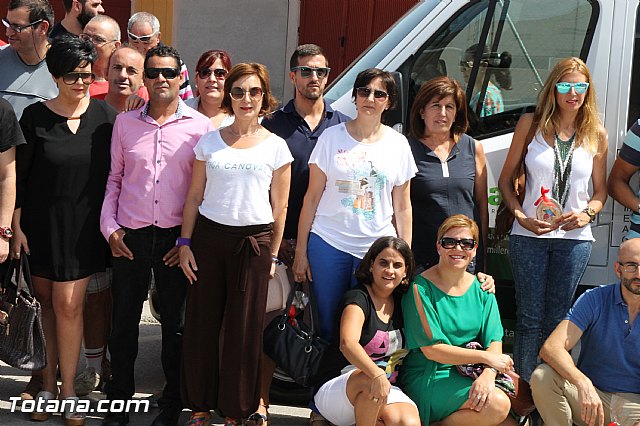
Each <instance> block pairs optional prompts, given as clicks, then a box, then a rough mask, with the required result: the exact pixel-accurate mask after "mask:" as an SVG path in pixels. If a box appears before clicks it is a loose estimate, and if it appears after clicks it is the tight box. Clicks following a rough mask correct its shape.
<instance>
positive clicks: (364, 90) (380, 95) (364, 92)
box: [356, 87, 389, 99]
mask: <svg viewBox="0 0 640 426" xmlns="http://www.w3.org/2000/svg"><path fill="white" fill-rule="evenodd" d="M371 92H373V97H374V98H376V99H387V97H388V96H389V94H388V93H387V92H385V91H384V90H371V89H370V88H368V87H358V88H357V89H356V93H357V94H358V96H360V97H362V98H368V97H369V95H371Z"/></svg>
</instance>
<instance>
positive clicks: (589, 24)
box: [401, 0, 598, 139]
mask: <svg viewBox="0 0 640 426" xmlns="http://www.w3.org/2000/svg"><path fill="white" fill-rule="evenodd" d="M597 14H598V6H597V3H595V2H593V1H590V0H572V1H558V0H497V1H496V0H481V1H476V2H471V4H469V5H468V6H467V7H465V8H463V9H461V10H460V11H459V12H458V13H457V14H456V15H455V16H454V17H453V18H452V19H450V20H449V22H448V23H447V24H445V26H443V27H442V28H441V29H440V30H439V31H437V32H436V33H435V34H434V35H433V36H432V37H431V38H430V39H429V40H428V41H427V42H426V43H425V44H423V45H422V47H421V48H420V49H419V50H418V51H417V52H416V54H415V55H413V56H411V57H410V58H409V59H408V60H407V61H406V62H405V63H404V64H403V65H402V67H401V71H402V72H403V74H404V75H405V76H409V79H408V80H409V83H408V86H409V91H408V99H409V105H411V104H412V103H413V99H414V97H415V95H416V93H417V92H418V89H419V88H420V86H421V85H422V84H423V83H425V82H426V81H428V80H429V79H431V78H433V77H436V76H439V75H448V76H450V77H452V78H455V79H457V80H458V81H460V82H461V83H462V85H463V87H464V88H465V90H466V93H467V99H468V101H469V118H470V120H469V121H470V129H469V131H468V133H469V134H471V135H472V136H474V137H475V138H478V139H484V138H487V137H490V136H495V135H498V134H502V133H506V132H509V131H512V130H513V128H514V127H515V124H516V122H517V121H518V118H519V117H520V116H521V115H522V114H523V113H524V112H528V111H532V110H533V109H534V108H535V103H536V97H537V95H538V92H539V91H540V89H541V87H542V85H543V84H544V81H545V79H546V77H547V75H548V74H549V72H550V70H551V68H552V67H553V66H554V65H555V63H556V62H557V61H558V60H559V59H562V58H565V57H568V56H578V57H581V58H583V59H586V56H587V54H588V50H589V46H590V44H591V37H592V35H593V31H594V27H595V23H596V22H597ZM408 111H410V108H409V109H408ZM407 124H408V123H407Z"/></svg>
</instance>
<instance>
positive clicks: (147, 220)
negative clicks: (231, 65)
mask: <svg viewBox="0 0 640 426" xmlns="http://www.w3.org/2000/svg"><path fill="white" fill-rule="evenodd" d="M144 83H145V85H146V86H147V88H148V91H149V102H147V104H146V105H145V106H144V107H142V108H141V109H138V110H135V111H130V112H126V113H122V114H119V115H118V117H117V118H116V122H115V124H114V127H113V136H112V140H111V171H110V173H109V178H108V181H107V190H106V194H105V200H104V204H103V206H102V214H101V217H100V228H101V231H102V233H103V235H104V237H105V238H106V239H107V240H108V241H109V245H110V247H111V252H112V255H113V259H112V263H113V284H112V293H113V324H112V331H111V337H110V339H109V351H110V352H111V364H112V380H111V382H109V383H108V384H107V387H106V393H107V398H108V399H110V400H115V399H119V400H128V399H131V398H132V396H133V394H134V392H135V383H134V365H135V359H136V355H137V351H138V324H139V322H140V315H141V312H142V305H143V303H144V300H145V299H146V297H147V292H148V286H149V278H150V274H151V272H152V271H153V275H154V278H155V283H156V288H157V292H158V296H159V306H160V312H161V315H162V358H161V359H162V367H163V370H164V374H165V379H166V385H165V388H164V390H163V394H162V397H161V398H160V400H159V401H158V405H159V406H160V408H161V412H160V414H159V415H158V416H157V417H156V418H155V420H154V421H153V423H152V425H153V426H162V425H176V424H177V421H178V417H179V415H180V412H181V410H182V404H181V402H180V388H179V365H180V353H181V343H182V338H181V336H182V329H183V326H184V306H185V292H186V286H187V285H188V281H187V280H186V278H185V276H184V274H183V273H182V270H181V269H180V267H179V266H178V251H177V249H176V247H175V245H176V240H177V238H178V237H179V236H180V225H181V223H182V207H183V205H184V202H185V198H186V195H187V190H188V188H189V184H190V182H191V170H192V165H193V160H194V158H195V154H194V152H193V147H194V146H195V145H196V143H197V142H198V140H199V139H200V137H201V136H202V135H203V134H205V133H206V132H208V131H211V130H213V127H212V124H211V122H210V121H209V119H208V118H207V117H205V116H204V115H202V114H200V113H199V112H197V111H195V110H193V109H191V108H189V107H187V106H186V105H185V104H184V102H183V101H182V100H181V99H179V97H178V91H179V89H180V85H181V84H182V76H181V75H180V56H179V55H178V52H177V51H176V50H175V49H173V48H172V47H169V46H160V47H156V48H154V49H152V50H150V51H149V52H148V53H147V56H146V58H145V62H144ZM128 421H129V415H128V413H115V412H112V413H109V414H108V415H107V417H106V418H105V419H104V421H103V425H107V426H120V425H125V424H127V423H128Z"/></svg>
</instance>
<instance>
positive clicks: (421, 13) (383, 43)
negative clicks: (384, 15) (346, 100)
mask: <svg viewBox="0 0 640 426" xmlns="http://www.w3.org/2000/svg"><path fill="white" fill-rule="evenodd" d="M438 3H440V2H439V0H428V1H421V2H419V3H418V4H416V5H415V6H414V7H413V8H412V9H410V10H409V11H408V12H407V13H406V14H405V15H404V16H403V17H401V18H400V19H399V20H398V21H397V22H396V23H395V24H393V26H392V27H391V28H389V29H388V30H387V31H385V32H384V33H383V34H382V35H381V36H380V37H379V38H378V40H376V41H375V42H373V44H371V46H369V47H368V48H367V50H365V51H364V52H363V53H362V54H361V55H360V56H359V57H358V58H357V59H356V60H355V61H353V63H352V64H351V65H350V66H349V67H348V68H347V69H345V70H344V71H343V72H342V74H340V76H338V78H336V79H335V81H334V82H333V84H332V85H331V86H329V88H328V89H327V92H326V93H325V96H324V97H325V99H327V100H328V101H329V103H331V102H333V101H335V100H336V99H338V98H340V97H341V96H343V95H344V94H345V93H347V92H350V91H351V89H352V85H353V82H354V81H355V80H356V76H357V75H358V73H359V72H360V71H362V70H365V69H367V68H372V67H377V66H378V65H379V64H380V61H382V60H383V59H384V58H385V57H386V56H387V55H388V54H389V52H390V51H391V50H392V49H393V47H394V46H396V45H397V44H398V43H399V42H400V41H401V40H403V39H404V38H405V37H406V36H407V34H409V33H410V32H411V31H412V30H414V29H415V28H416V26H418V24H420V22H421V21H422V20H423V19H425V18H426V17H427V15H428V14H429V13H431V11H432V10H433V9H434V8H435V7H436V6H437V5H438Z"/></svg>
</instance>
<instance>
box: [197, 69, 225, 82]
mask: <svg viewBox="0 0 640 426" xmlns="http://www.w3.org/2000/svg"><path fill="white" fill-rule="evenodd" d="M228 72H229V71H227V70H225V69H224V68H215V69H211V68H203V69H201V70H199V71H198V77H200V78H201V79H203V80H205V79H207V78H209V76H210V75H211V74H213V75H215V76H216V78H225V77H226V76H227V73H228Z"/></svg>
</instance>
